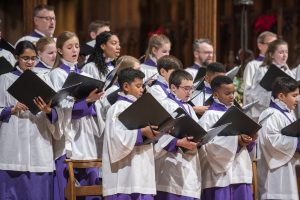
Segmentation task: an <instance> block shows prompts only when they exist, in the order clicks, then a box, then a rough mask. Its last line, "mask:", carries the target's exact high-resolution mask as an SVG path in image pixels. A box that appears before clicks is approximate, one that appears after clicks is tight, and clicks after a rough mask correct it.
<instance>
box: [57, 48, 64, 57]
mask: <svg viewBox="0 0 300 200" xmlns="http://www.w3.org/2000/svg"><path fill="white" fill-rule="evenodd" d="M57 53H59V55H61V56H62V55H63V53H62V50H61V49H60V48H57Z"/></svg>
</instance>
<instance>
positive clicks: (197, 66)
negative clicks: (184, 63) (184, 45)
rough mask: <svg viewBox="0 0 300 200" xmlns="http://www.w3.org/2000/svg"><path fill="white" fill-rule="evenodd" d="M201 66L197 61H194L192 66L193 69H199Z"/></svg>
mask: <svg viewBox="0 0 300 200" xmlns="http://www.w3.org/2000/svg"><path fill="white" fill-rule="evenodd" d="M200 67H201V66H200V65H198V64H197V63H194V64H193V65H192V66H191V67H190V68H193V69H199V68H200Z"/></svg>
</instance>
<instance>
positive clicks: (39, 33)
mask: <svg viewBox="0 0 300 200" xmlns="http://www.w3.org/2000/svg"><path fill="white" fill-rule="evenodd" d="M33 21H34V27H35V29H34V31H33V32H32V33H31V34H30V35H26V36H24V37H22V38H20V39H19V40H18V41H17V42H16V44H15V46H16V45H17V44H18V43H19V42H20V41H23V40H28V41H30V42H32V43H34V44H35V43H36V42H37V41H38V40H39V39H40V38H42V37H53V33H54V31H55V25H56V18H55V13H54V7H53V6H49V5H44V4H41V5H38V6H36V7H35V8H34V11H33Z"/></svg>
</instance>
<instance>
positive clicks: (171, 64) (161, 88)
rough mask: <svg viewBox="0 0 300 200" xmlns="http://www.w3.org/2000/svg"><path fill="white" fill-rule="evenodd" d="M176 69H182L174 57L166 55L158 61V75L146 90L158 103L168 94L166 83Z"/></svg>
mask: <svg viewBox="0 0 300 200" xmlns="http://www.w3.org/2000/svg"><path fill="white" fill-rule="evenodd" d="M176 69H182V63H181V61H180V60H178V59H177V58H176V57H174V56H171V55H166V56H163V57H161V58H159V59H158V61H157V71H158V73H159V75H158V76H157V80H156V81H155V82H154V84H153V85H152V86H151V87H150V88H149V89H148V92H149V93H150V94H152V96H153V97H154V98H155V99H156V100H157V101H158V102H161V101H162V100H164V99H166V98H167V97H168V94H169V93H170V90H169V86H168V82H169V77H170V75H171V73H172V72H173V71H174V70H176Z"/></svg>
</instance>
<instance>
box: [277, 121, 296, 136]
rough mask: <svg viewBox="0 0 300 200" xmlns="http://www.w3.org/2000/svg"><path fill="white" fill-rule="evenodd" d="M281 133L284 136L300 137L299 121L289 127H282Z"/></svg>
mask: <svg viewBox="0 0 300 200" xmlns="http://www.w3.org/2000/svg"><path fill="white" fill-rule="evenodd" d="M281 133H282V134H283V135H286V136H291V137H300V119H298V120H296V121H294V122H293V123H291V124H290V125H288V126H286V127H284V128H283V129H282V130H281Z"/></svg>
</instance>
